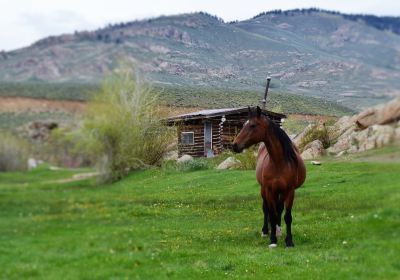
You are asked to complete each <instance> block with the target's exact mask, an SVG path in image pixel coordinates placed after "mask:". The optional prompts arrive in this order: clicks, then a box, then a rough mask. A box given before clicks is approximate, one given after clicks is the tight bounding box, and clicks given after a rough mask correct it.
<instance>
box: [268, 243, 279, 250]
mask: <svg viewBox="0 0 400 280" xmlns="http://www.w3.org/2000/svg"><path fill="white" fill-rule="evenodd" d="M276 247H278V245H277V244H275V243H272V244H269V245H268V248H271V249H273V248H276Z"/></svg>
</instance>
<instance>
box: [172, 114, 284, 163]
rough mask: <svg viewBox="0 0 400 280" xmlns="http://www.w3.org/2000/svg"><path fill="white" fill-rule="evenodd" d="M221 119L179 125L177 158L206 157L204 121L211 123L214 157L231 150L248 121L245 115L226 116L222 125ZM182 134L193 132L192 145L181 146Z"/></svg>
mask: <svg viewBox="0 0 400 280" xmlns="http://www.w3.org/2000/svg"><path fill="white" fill-rule="evenodd" d="M221 118H222V117H220V116H219V117H214V118H208V119H199V120H192V121H188V122H186V123H185V124H181V125H179V126H178V129H177V131H178V154H179V156H182V155H184V154H188V155H191V156H193V157H204V156H206V154H205V150H204V122H206V121H207V122H211V123H212V147H213V150H214V155H217V154H220V153H221V152H223V151H225V150H229V149H231V147H232V142H233V140H234V139H235V137H236V135H237V134H238V133H239V132H240V130H241V129H242V127H243V124H244V123H245V122H246V121H247V119H248V118H247V113H242V114H236V115H228V116H226V120H225V122H223V123H222V122H221ZM271 119H272V120H273V121H274V122H275V123H277V124H278V125H281V120H280V119H278V118H273V117H271ZM182 132H193V133H194V144H191V145H183V144H182V143H181V133H182Z"/></svg>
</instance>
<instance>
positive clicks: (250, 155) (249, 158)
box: [235, 145, 258, 170]
mask: <svg viewBox="0 0 400 280" xmlns="http://www.w3.org/2000/svg"><path fill="white" fill-rule="evenodd" d="M257 150H258V145H255V146H253V147H250V148H249V149H246V150H244V151H243V152H242V153H240V154H237V155H235V157H236V158H237V159H238V160H240V169H243V170H254V169H256V165H257V156H256V153H257Z"/></svg>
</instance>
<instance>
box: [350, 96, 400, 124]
mask: <svg viewBox="0 0 400 280" xmlns="http://www.w3.org/2000/svg"><path fill="white" fill-rule="evenodd" d="M398 120H400V97H397V98H395V99H393V100H392V101H390V102H388V103H386V104H381V105H378V106H375V107H372V108H369V109H367V110H365V111H363V112H361V113H360V114H358V115H357V116H356V117H355V122H356V124H357V126H358V128H360V129H365V128H367V127H370V126H372V125H375V124H380V125H385V124H390V123H393V122H396V121H398Z"/></svg>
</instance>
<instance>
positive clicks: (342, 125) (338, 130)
mask: <svg viewBox="0 0 400 280" xmlns="http://www.w3.org/2000/svg"><path fill="white" fill-rule="evenodd" d="M354 127H355V125H354V117H349V116H344V117H341V118H340V119H339V120H338V121H337V122H336V123H335V124H334V125H333V127H332V129H330V137H331V138H332V139H336V138H338V137H339V136H340V135H342V134H343V133H345V132H346V131H348V130H349V129H353V128H354Z"/></svg>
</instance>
